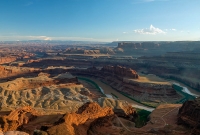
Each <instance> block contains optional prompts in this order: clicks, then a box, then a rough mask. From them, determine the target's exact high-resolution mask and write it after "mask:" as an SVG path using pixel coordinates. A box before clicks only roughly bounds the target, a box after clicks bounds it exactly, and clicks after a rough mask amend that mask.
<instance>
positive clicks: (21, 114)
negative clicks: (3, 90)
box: [0, 106, 39, 132]
mask: <svg viewBox="0 0 200 135" xmlns="http://www.w3.org/2000/svg"><path fill="white" fill-rule="evenodd" d="M37 115H39V113H38V112H37V111H36V110H34V109H33V108H31V107H29V106H26V107H22V108H18V109H16V110H13V111H12V112H11V113H10V114H9V115H8V116H0V124H1V130H2V131H3V132H6V131H13V130H17V129H18V127H20V126H22V125H24V124H27V123H28V122H29V121H31V120H33V119H34V118H36V117H37Z"/></svg>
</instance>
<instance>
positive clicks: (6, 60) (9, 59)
mask: <svg viewBox="0 0 200 135" xmlns="http://www.w3.org/2000/svg"><path fill="white" fill-rule="evenodd" d="M16 59H17V58H16V57H0V64H4V63H10V62H13V61H15V60H16Z"/></svg>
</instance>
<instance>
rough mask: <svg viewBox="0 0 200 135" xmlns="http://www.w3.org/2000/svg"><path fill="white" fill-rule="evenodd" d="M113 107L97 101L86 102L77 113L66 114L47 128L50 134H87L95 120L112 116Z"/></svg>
mask: <svg viewBox="0 0 200 135" xmlns="http://www.w3.org/2000/svg"><path fill="white" fill-rule="evenodd" d="M112 115H114V112H113V111H112V109H111V108H109V107H106V108H101V107H100V106H99V105H98V104H97V103H86V104H84V105H83V106H82V107H80V108H79V109H78V111H77V112H76V113H70V114H66V115H65V116H64V117H63V118H62V119H60V120H59V122H58V123H55V124H56V125H55V126H53V127H51V128H49V129H48V130H47V132H48V134H49V135H87V132H88V129H89V127H90V125H91V123H92V122H93V121H95V120H96V119H98V118H102V117H106V116H112Z"/></svg>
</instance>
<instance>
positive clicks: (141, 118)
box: [135, 109, 151, 128]
mask: <svg viewBox="0 0 200 135" xmlns="http://www.w3.org/2000/svg"><path fill="white" fill-rule="evenodd" d="M136 111H137V114H138V117H137V118H136V119H135V127H137V128H140V127H143V126H144V125H145V124H146V122H147V121H148V116H149V115H150V113H151V112H149V111H146V110H141V109H137V110H136Z"/></svg>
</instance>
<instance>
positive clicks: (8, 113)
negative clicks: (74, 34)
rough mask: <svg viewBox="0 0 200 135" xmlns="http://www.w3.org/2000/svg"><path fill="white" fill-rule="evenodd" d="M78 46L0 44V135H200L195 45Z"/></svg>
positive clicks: (42, 43) (58, 43) (152, 43)
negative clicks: (185, 90)
mask: <svg viewBox="0 0 200 135" xmlns="http://www.w3.org/2000/svg"><path fill="white" fill-rule="evenodd" d="M61 43H62V45H61ZM65 43H66V44H65ZM67 43H69V44H67ZM63 44H65V45H63ZM75 44H76V43H75V42H58V41H52V42H51V41H42V42H39V41H32V42H25V41H24V42H5V43H1V44H0V56H1V57H0V101H1V102H0V125H1V126H0V131H1V132H0V134H8V135H9V134H19V135H20V134H21V135H28V134H30V135H41V134H42V135H67V134H69V135H82V134H83V135H87V134H88V135H102V134H113V135H114V134H116V135H117V134H122V135H131V134H149V135H151V134H152V135H153V134H176V135H177V134H185V135H187V134H190V133H191V134H194V135H197V134H199V133H200V132H199V130H198V129H199V125H198V121H199V120H198V119H195V118H198V117H199V109H198V106H199V98H197V97H198V96H200V92H199V91H200V89H199V88H200V87H199V79H200V78H199V76H198V73H199V58H200V55H199V52H198V45H199V42H189V41H188V42H186V41H185V42H114V43H111V44H98V43H96V44H92V45H91V44H90V43H88V44H84V45H80V44H79V43H78V42H77V44H76V45H75ZM173 80H175V81H176V83H177V85H176V83H174V82H173ZM178 83H182V84H184V87H188V90H189V91H190V89H192V90H193V91H195V96H193V95H189V94H188V93H185V92H184V91H183V89H184V88H183V87H182V86H181V85H178ZM143 109H146V110H143Z"/></svg>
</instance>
